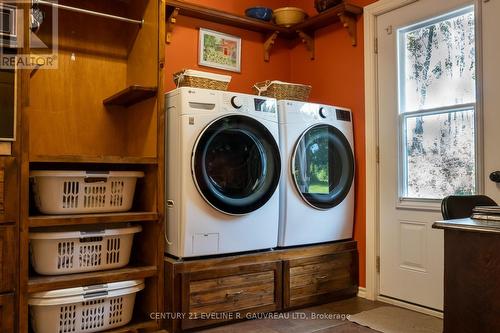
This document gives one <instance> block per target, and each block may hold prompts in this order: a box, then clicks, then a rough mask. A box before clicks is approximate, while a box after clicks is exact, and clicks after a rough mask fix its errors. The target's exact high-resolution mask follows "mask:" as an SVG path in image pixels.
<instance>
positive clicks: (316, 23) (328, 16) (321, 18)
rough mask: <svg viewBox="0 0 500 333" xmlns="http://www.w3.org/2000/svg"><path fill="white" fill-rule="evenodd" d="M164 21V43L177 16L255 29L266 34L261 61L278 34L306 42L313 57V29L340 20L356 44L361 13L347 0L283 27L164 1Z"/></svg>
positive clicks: (360, 9) (222, 12) (196, 6)
mask: <svg viewBox="0 0 500 333" xmlns="http://www.w3.org/2000/svg"><path fill="white" fill-rule="evenodd" d="M166 4H167V15H166V18H167V24H166V30H167V32H166V42H167V44H168V43H170V42H171V40H172V33H173V26H174V24H175V23H176V17H177V15H184V16H189V17H193V18H197V19H202V20H206V21H210V22H214V23H219V24H225V25H229V26H233V27H236V28H241V29H245V30H250V31H256V32H260V33H264V34H266V35H267V38H266V42H265V44H264V60H265V61H269V52H270V48H271V47H272V46H273V44H274V40H275V39H276V37H277V36H278V34H279V36H281V37H284V38H286V39H295V38H297V36H298V37H299V38H300V39H301V40H302V42H303V43H304V44H305V45H306V47H307V50H308V51H309V53H310V55H311V59H314V32H315V31H316V30H318V29H321V28H324V27H326V26H329V25H332V24H336V23H339V22H340V23H342V25H343V27H344V28H346V29H347V32H348V33H349V36H350V37H351V43H352V45H353V46H356V44H357V37H356V17H357V16H358V15H360V14H362V13H363V8H362V7H359V6H356V5H354V4H352V3H351V2H350V1H349V0H344V2H343V3H341V4H339V5H337V6H335V7H332V8H330V9H328V10H326V11H324V12H323V13H320V14H318V15H315V16H312V17H310V18H308V19H306V20H305V21H304V22H303V23H299V24H296V25H294V26H291V27H289V28H285V27H282V26H279V25H276V24H273V23H268V22H264V21H259V20H256V19H252V18H248V17H246V16H242V15H235V14H231V13H228V12H224V11H220V10H217V9H213V8H209V7H204V6H200V5H196V4H192V3H187V2H183V1H177V0H167V1H166Z"/></svg>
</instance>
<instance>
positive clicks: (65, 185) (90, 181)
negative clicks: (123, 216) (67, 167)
mask: <svg viewBox="0 0 500 333" xmlns="http://www.w3.org/2000/svg"><path fill="white" fill-rule="evenodd" d="M142 177H144V172H140V171H109V172H91V171H32V172H31V173H30V178H31V179H32V188H33V192H34V196H35V203H36V206H37V208H38V209H39V210H40V211H41V212H42V213H44V214H82V213H108V212H124V211H128V210H130V208H132V202H133V199H134V192H135V185H136V183H137V178H142Z"/></svg>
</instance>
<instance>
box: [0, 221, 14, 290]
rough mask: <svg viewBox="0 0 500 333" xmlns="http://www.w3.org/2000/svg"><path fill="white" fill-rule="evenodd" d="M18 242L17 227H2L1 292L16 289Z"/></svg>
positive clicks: (0, 255)
mask: <svg viewBox="0 0 500 333" xmlns="http://www.w3.org/2000/svg"><path fill="white" fill-rule="evenodd" d="M16 244H17V243H16V238H15V227H14V226H8V227H0V293H4V292H9V291H13V290H14V289H15V280H14V279H15V272H16V269H17V266H18V265H17V262H16V251H15V249H16Z"/></svg>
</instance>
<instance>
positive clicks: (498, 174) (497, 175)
mask: <svg viewBox="0 0 500 333" xmlns="http://www.w3.org/2000/svg"><path fill="white" fill-rule="evenodd" d="M490 180H491V181H492V182H495V183H500V171H493V172H492V173H490Z"/></svg>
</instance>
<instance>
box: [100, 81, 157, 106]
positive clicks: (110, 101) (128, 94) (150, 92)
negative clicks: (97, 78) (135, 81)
mask: <svg viewBox="0 0 500 333" xmlns="http://www.w3.org/2000/svg"><path fill="white" fill-rule="evenodd" d="M157 91H158V87H143V86H139V85H132V86H130V87H127V88H125V89H123V90H122V91H120V92H118V93H116V94H114V95H113V96H111V97H108V98H106V99H105V100H104V101H103V104H104V105H105V106H121V107H126V108H128V107H129V106H132V105H134V104H137V103H139V102H142V101H145V100H147V99H150V98H152V97H155V96H156V93H157Z"/></svg>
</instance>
